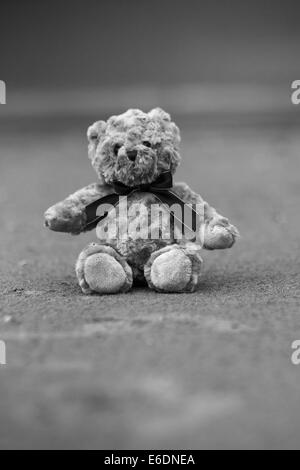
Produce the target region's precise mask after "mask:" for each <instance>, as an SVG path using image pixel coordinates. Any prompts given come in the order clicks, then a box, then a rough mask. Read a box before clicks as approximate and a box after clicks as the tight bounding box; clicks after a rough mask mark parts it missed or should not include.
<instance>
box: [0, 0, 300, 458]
mask: <svg viewBox="0 0 300 470" xmlns="http://www.w3.org/2000/svg"><path fill="white" fill-rule="evenodd" d="M299 14H300V4H299V1H297V0H272V1H271V0H260V1H258V0H251V1H250V0H240V1H236V0H228V1H226V2H224V1H221V0H219V1H217V0H209V1H208V0H207V1H206V0H205V1H203V0H197V1H196V0H185V1H184V0H151V1H149V0H147V1H146V0H127V1H124V0H123V1H122V0H109V1H108V0H98V1H95V0H85V1H83V0H81V1H77V0H72V1H71V0H64V1H57V0H51V1H48V0H43V1H42V2H41V1H40V2H38V1H37V0H36V1H33V0H27V1H26V2H19V1H16V0H2V1H1V6H0V17H1V27H0V80H4V81H5V82H6V85H7V104H6V105H0V225H1V234H0V237H1V238H0V241H1V243H0V339H1V340H5V341H6V343H7V361H8V364H7V366H5V367H0V423H1V424H0V448H85V449H86V448H95V447H96V448H106V449H108V448H109V449H114V448H116V449H118V448H125V449H126V448H127V449H128V448H132V449H133V448H135V449H137V448H173V449H175V448H189V449H191V448H194V449H195V448H196V449H198V448H212V449H214V448H226V449H228V448H297V447H299V440H300V411H299V388H300V376H299V370H298V369H297V367H296V366H293V365H292V364H291V360H290V357H291V354H292V350H291V344H292V342H293V341H294V340H297V339H299V338H300V321H299V307H300V292H299V285H300V277H299V273H300V259H299V252H300V250H299V249H300V239H299V231H300V223H299V217H298V213H299V199H300V190H299V171H300V165H299V148H300V134H299V124H300V106H299V107H297V106H294V105H292V103H291V83H292V82H293V81H294V80H297V79H300V61H299V45H300V28H299V22H300V15H299ZM155 106H161V107H163V108H165V109H166V110H167V111H169V112H170V113H171V114H172V117H173V119H174V120H175V122H176V123H177V124H178V125H179V126H180V128H181V134H182V151H181V153H182V165H181V167H180V168H179V170H178V173H177V176H176V177H177V179H178V180H184V181H186V182H187V183H188V184H189V185H190V186H191V187H192V188H193V189H194V190H195V191H197V192H199V193H200V194H201V195H202V196H203V197H204V198H205V199H206V200H207V201H208V202H209V203H210V204H211V205H213V206H215V207H216V208H217V209H218V211H219V212H220V213H221V214H223V215H225V216H227V217H229V219H230V220H231V221H232V223H234V224H235V225H237V227H238V228H239V230H240V232H241V235H242V236H241V238H240V240H239V242H238V243H237V244H236V246H235V247H234V248H233V249H232V250H226V251H224V252H211V253H210V252H209V253H208V252H206V253H203V257H204V261H205V262H204V266H205V267H204V272H203V282H202V284H201V287H200V290H199V291H198V292H196V293H193V294H190V295H185V294H180V295H177V294H172V295H159V294H156V293H154V292H152V291H150V290H147V289H136V290H133V291H132V292H131V293H129V294H126V295H118V296H106V297H98V296H83V295H82V293H81V291H80V288H79V287H78V286H77V281H76V277H75V273H74V268H73V266H74V263H75V260H76V258H77V256H78V254H79V253H80V251H81V250H82V249H83V247H84V246H85V245H86V244H87V243H88V242H90V241H95V235H94V234H93V233H92V234H91V233H90V234H86V235H82V236H80V237H70V236H68V235H64V234H57V233H52V232H49V231H47V230H46V229H45V228H44V227H43V213H44V211H45V210H46V209H47V208H48V207H49V206H50V205H52V204H54V203H55V202H57V201H58V200H60V199H63V198H64V197H66V196H67V195H68V194H70V193H71V192H74V191H75V190H77V189H78V188H80V187H83V186H85V185H87V184H89V183H90V182H92V181H95V180H96V175H95V173H94V171H93V169H92V168H91V166H90V164H89V161H88V158H87V148H86V147H87V146H86V136H85V134H86V129H87V127H88V126H89V125H90V124H91V123H92V122H93V121H95V120H98V119H106V118H107V117H108V116H110V115H111V114H112V113H121V112H123V111H125V110H126V109H127V108H129V107H140V108H142V109H143V110H145V111H147V110H150V109H151V108H153V107H155Z"/></svg>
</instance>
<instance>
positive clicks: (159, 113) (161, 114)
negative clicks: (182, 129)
mask: <svg viewBox="0 0 300 470" xmlns="http://www.w3.org/2000/svg"><path fill="white" fill-rule="evenodd" d="M148 114H149V116H150V117H151V118H154V119H161V120H162V121H166V122H171V116H170V114H168V113H166V111H164V110H163V109H161V108H154V109H151V111H149V113H148Z"/></svg>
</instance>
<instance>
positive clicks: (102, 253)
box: [76, 243, 132, 294]
mask: <svg viewBox="0 0 300 470" xmlns="http://www.w3.org/2000/svg"><path fill="white" fill-rule="evenodd" d="M76 274H77V278H78V281H79V285H80V287H81V289H82V292H83V293H84V294H92V293H94V292H96V293H98V294H116V293H118V292H127V291H128V290H129V289H130V288H131V286H132V270H131V268H130V266H129V265H128V264H127V262H126V261H125V259H124V258H123V257H122V256H121V255H119V254H118V253H117V252H116V251H115V250H114V249H113V248H112V247H110V246H106V245H98V244H96V243H91V244H90V245H88V246H87V247H86V248H85V249H84V250H83V251H82V252H81V254H80V255H79V258H78V260H77V263H76Z"/></svg>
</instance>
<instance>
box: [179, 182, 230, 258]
mask: <svg viewBox="0 0 300 470" xmlns="http://www.w3.org/2000/svg"><path fill="white" fill-rule="evenodd" d="M173 189H174V192H175V193H176V194H177V195H178V196H179V197H180V198H181V199H183V200H184V201H185V202H186V203H190V204H197V207H198V210H199V209H200V213H201V216H202V217H203V221H204V224H205V225H204V231H203V247H204V248H206V249H207V250H215V249H223V248H231V247H232V245H233V244H234V242H235V240H236V238H237V237H238V236H239V232H238V230H237V228H236V227H235V226H234V225H232V224H231V223H230V222H229V220H228V219H227V218H226V217H223V216H222V215H220V214H218V212H217V211H216V209H215V208H214V207H211V206H210V205H209V204H208V203H207V202H206V201H204V200H203V199H202V197H201V196H200V195H199V194H197V193H195V192H194V191H193V190H192V189H191V188H189V186H188V185H187V184H186V183H175V185H174V187H173Z"/></svg>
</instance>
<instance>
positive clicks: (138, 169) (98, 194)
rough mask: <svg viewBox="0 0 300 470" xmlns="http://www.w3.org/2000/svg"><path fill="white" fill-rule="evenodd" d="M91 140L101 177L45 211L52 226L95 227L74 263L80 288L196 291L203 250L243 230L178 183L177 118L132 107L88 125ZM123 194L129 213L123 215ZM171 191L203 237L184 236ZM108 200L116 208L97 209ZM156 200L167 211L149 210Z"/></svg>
mask: <svg viewBox="0 0 300 470" xmlns="http://www.w3.org/2000/svg"><path fill="white" fill-rule="evenodd" d="M87 139H88V154H89V158H90V160H91V163H92V166H93V168H94V169H95V171H96V173H97V176H98V182H97V183H93V184H90V185H89V186H87V187H85V188H83V189H80V190H78V191H76V192H75V193H74V194H72V195H70V196H69V197H67V198H66V199H65V200H63V201H61V202H59V203H57V204H55V205H54V206H52V207H50V208H49V209H48V210H47V211H46V213H45V225H46V227H48V228H49V229H51V230H54V231H58V232H66V233H70V234H74V235H77V234H80V233H83V232H86V231H89V230H92V229H94V228H96V233H97V236H98V242H97V243H91V244H89V245H88V246H87V247H86V248H85V249H84V250H83V251H82V252H81V254H80V255H79V258H78V260H77V263H76V275H77V279H78V282H79V285H80V287H81V290H82V292H83V293H84V294H92V293H95V294H100V295H103V294H116V293H121V292H128V291H129V290H130V289H131V288H132V286H133V285H139V284H144V285H148V287H149V288H151V289H153V290H155V291H157V292H177V293H181V292H194V291H195V290H196V289H198V288H199V285H200V274H201V271H202V264H203V261H202V258H201V256H200V253H201V250H202V249H203V248H204V249H207V250H214V249H224V248H230V247H232V245H233V244H234V243H235V241H236V238H237V237H238V235H239V234H238V230H237V229H236V227H235V226H234V225H232V224H231V223H230V222H229V221H228V219H227V218H225V217H223V216H221V215H220V214H218V212H217V211H216V210H215V209H214V208H213V207H211V206H210V205H209V204H208V203H207V202H206V201H204V200H203V199H202V197H201V196H200V195H199V194H197V193H196V192H194V191H193V190H192V189H191V188H190V187H189V186H188V185H187V184H186V183H173V175H174V173H175V171H176V169H177V167H178V165H179V163H180V160H181V157H180V153H179V144H180V132H179V129H178V127H177V125H176V124H175V123H174V122H173V121H172V120H171V117H170V115H169V114H168V113H167V112H165V111H164V110H162V109H161V108H155V109H152V110H151V111H150V112H148V113H145V112H143V111H141V110H139V109H129V110H128V111H126V112H125V113H123V114H120V115H118V116H112V117H110V118H109V119H108V120H107V122H105V121H97V122H95V123H94V124H93V125H91V126H90V127H89V128H88V131H87ZM124 198H126V203H127V212H125V213H124V211H123V214H122V215H120V208H119V207H120V205H121V204H120V200H121V199H122V201H123V200H124ZM168 198H169V199H170V200H171V202H179V203H180V205H181V207H182V206H183V205H186V206H187V207H190V208H191V210H192V213H193V216H195V214H196V218H197V221H198V225H197V230H198V232H199V233H201V237H197V236H194V237H191V236H189V237H184V236H182V233H183V232H182V230H180V228H179V227H178V226H177V225H178V224H177V225H176V223H175V222H176V221H175V222H174V213H173V212H172V211H170V210H169V207H168V204H167V203H168ZM104 203H109V204H110V203H111V204H110V206H108V207H111V208H112V209H115V210H108V211H105V212H104V214H103V211H102V212H101V215H99V212H97V210H98V208H99V207H100V206H101V205H103V204H104ZM154 205H156V206H158V208H159V210H161V212H162V214H163V217H156V218H155V217H149V209H152V208H153V206H154ZM192 207H197V210H196V209H195V210H194V209H193V208H192ZM118 208H119V212H118ZM132 208H135V210H134V211H131V212H130V210H131V209H132ZM124 214H125V215H124ZM172 216H173V217H172ZM158 219H159V220H160V222H159V220H158ZM176 219H178V218H177V217H176ZM168 221H169V222H170V225H169V226H170V227H172V230H169V232H168V236H163V235H165V234H164V233H163V230H162V226H165V225H166V224H167V223H168ZM116 222H118V228H119V229H120V227H121V228H122V227H124V226H125V224H126V225H127V226H128V223H131V226H132V227H134V228H135V229H136V230H135V231H134V233H135V236H134V233H133V231H131V232H132V233H131V232H130V231H129V232H128V230H127V231H126V230H125V231H123V233H122V236H120V232H119V231H116V230H115V225H116ZM160 223H161V226H160V225H159V224H160ZM114 224H115V225H114ZM175 225H176V227H175ZM99 227H101V230H98V229H99ZM113 228H114V229H113ZM181 228H182V225H181ZM153 229H155V230H153ZM198 232H197V233H198ZM193 235H194V234H193ZM196 235H197V234H196Z"/></svg>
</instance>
